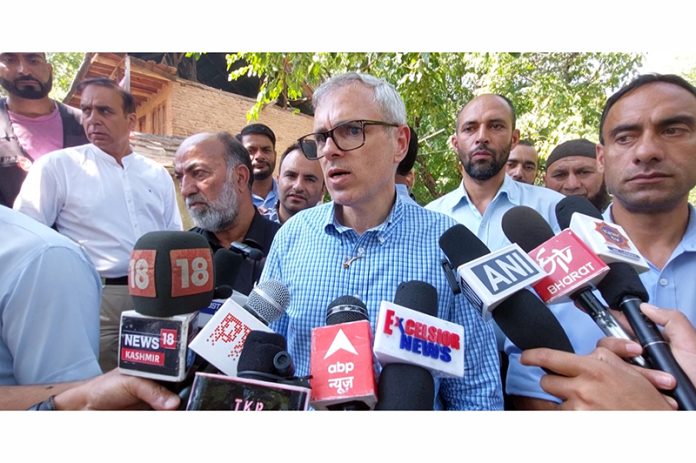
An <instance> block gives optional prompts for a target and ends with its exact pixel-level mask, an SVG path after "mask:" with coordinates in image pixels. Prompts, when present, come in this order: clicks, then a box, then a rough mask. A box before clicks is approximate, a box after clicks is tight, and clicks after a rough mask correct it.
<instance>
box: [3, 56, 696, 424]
mask: <svg viewBox="0 0 696 463" xmlns="http://www.w3.org/2000/svg"><path fill="white" fill-rule="evenodd" d="M51 82H52V70H51V66H50V64H49V63H48V62H46V59H45V56H44V54H42V53H0V84H2V86H3V87H4V88H5V90H6V91H7V94H8V96H7V98H3V99H0V124H1V125H0V128H2V129H3V130H4V137H0V160H1V161H2V162H1V163H0V187H1V188H0V200H2V204H3V205H2V206H0V224H1V225H2V226H1V227H0V239H2V240H3V242H4V243H5V244H4V245H3V247H2V248H0V260H2V261H3V262H4V263H5V265H3V267H2V270H0V318H1V320H2V322H1V325H0V391H2V394H0V397H2V398H0V409H2V408H27V407H30V406H33V408H34V409H87V408H90V409H114V408H133V407H135V408H137V407H150V408H154V409H173V408H176V407H177V406H178V402H179V401H178V397H176V396H175V395H173V394H172V393H170V392H169V391H167V390H166V389H164V388H162V387H161V386H159V385H157V384H155V383H154V382H151V381H149V380H145V379H140V378H134V377H127V376H124V375H121V374H119V373H118V371H117V370H115V367H116V366H117V348H118V328H119V320H120V315H121V312H123V311H124V310H129V309H131V308H132V302H131V299H130V296H129V294H128V278H127V274H128V261H129V256H130V253H131V251H132V249H133V246H134V244H135V242H136V241H137V239H138V238H139V237H140V236H142V235H143V234H145V233H147V232H150V231H157V230H182V227H183V225H182V220H181V217H180V213H179V209H178V207H177V203H176V188H177V187H178V188H179V191H180V193H181V196H182V197H183V199H184V202H185V208H186V211H187V212H188V214H189V215H190V217H191V218H192V219H193V221H194V224H195V227H194V228H193V229H192V230H191V232H194V233H198V234H201V235H203V236H204V237H205V238H206V239H207V241H208V243H209V245H210V247H211V249H213V250H217V249H221V248H229V247H230V246H232V245H234V244H235V243H241V244H242V245H244V246H248V247H252V248H255V249H257V250H259V251H260V252H261V253H262V255H263V256H264V259H263V260H245V261H244V263H243V265H244V267H242V269H241V270H240V272H239V277H238V278H237V279H236V280H235V282H234V289H235V290H237V291H239V292H241V293H243V294H248V293H249V292H250V291H251V290H252V289H253V287H254V285H255V284H256V283H258V282H263V281H266V280H280V281H282V282H283V283H284V284H285V285H287V287H288V288H289V289H290V291H291V294H290V296H291V297H290V305H289V307H288V309H287V311H286V313H285V315H284V316H283V317H281V318H280V319H279V320H278V321H276V322H274V323H272V325H271V328H272V329H273V330H274V331H275V332H277V333H279V334H281V335H283V336H285V337H286V338H287V339H288V350H289V352H290V354H291V355H292V357H293V359H294V362H295V365H296V371H297V374H298V375H307V374H308V373H309V356H310V337H311V336H310V335H311V330H312V328H314V327H317V326H321V325H323V324H324V323H325V320H324V312H323V310H316V307H322V306H323V307H325V306H326V305H328V303H329V302H330V301H332V300H334V299H335V298H336V297H338V296H341V295H345V294H353V295H356V296H358V297H359V298H360V299H361V300H362V301H363V302H364V303H365V305H366V307H367V309H368V315H369V316H368V318H369V321H370V323H371V324H372V326H373V328H374V326H375V324H376V318H377V313H378V310H379V304H380V302H381V301H383V300H392V299H393V296H394V291H395V289H396V288H397V286H398V285H399V284H400V283H401V282H404V281H409V280H420V281H424V282H427V283H429V284H431V285H432V286H434V287H435V288H436V290H437V295H438V317H440V318H443V319H446V320H449V321H452V322H455V323H457V324H460V325H462V326H463V327H464V330H465V334H464V346H463V350H464V352H465V364H466V374H465V375H464V377H463V378H447V379H440V380H438V381H437V382H436V397H435V404H434V407H435V408H436V409H457V410H499V409H502V408H504V406H505V407H507V408H516V409H550V408H563V409H673V408H674V407H675V404H674V401H673V399H671V398H669V397H668V396H667V394H666V393H665V391H668V390H669V389H670V388H673V387H674V378H672V377H671V376H670V375H669V374H667V373H664V372H659V371H656V370H651V369H644V368H639V367H635V366H631V365H629V364H628V363H625V362H624V361H623V360H622V358H627V357H632V356H635V355H638V354H640V353H641V347H640V345H639V344H636V343H634V342H630V341H621V340H618V339H614V338H604V336H603V334H602V332H601V331H600V330H599V328H598V327H597V326H596V325H595V324H594V323H593V322H592V320H591V319H590V318H589V317H588V316H587V315H586V314H584V313H582V312H581V311H580V310H578V309H577V308H576V307H575V306H574V305H573V304H572V303H558V304H551V305H550V306H549V307H550V308H551V310H552V311H553V313H554V314H555V315H556V317H557V318H558V320H559V321H560V322H561V324H562V326H563V328H564V330H565V331H566V333H567V334H568V337H569V339H570V341H571V342H572V344H573V347H574V350H575V352H576V354H570V353H567V352H560V351H554V350H551V349H533V350H528V351H524V352H522V351H520V349H519V348H517V346H515V345H514V344H513V343H512V342H511V341H510V340H509V339H507V338H506V336H505V335H504V334H503V332H502V331H501V330H500V329H498V327H497V326H496V324H495V323H494V322H492V321H486V320H484V318H483V317H482V316H481V314H480V312H479V311H477V310H476V309H475V308H474V306H473V305H472V304H471V303H470V302H469V301H468V300H467V299H466V298H465V297H464V295H462V294H455V293H453V291H452V290H451V287H450V283H449V280H448V278H447V275H446V274H445V272H443V270H442V267H441V261H442V259H443V257H444V256H443V253H442V250H441V249H440V248H439V246H438V239H439V237H440V236H441V235H442V234H443V233H444V232H445V231H446V230H448V229H449V228H451V227H452V226H454V225H455V224H458V223H460V224H463V225H465V226H466V227H467V228H468V229H469V230H471V232H472V233H474V234H475V235H476V236H477V237H478V238H479V239H480V240H481V241H482V242H483V243H485V244H486V245H487V246H488V248H490V249H491V250H492V251H495V250H497V249H501V248H503V247H505V246H506V245H509V244H510V241H509V240H508V238H507V237H506V236H505V234H504V233H503V231H502V226H501V223H502V220H503V215H504V214H505V213H506V212H507V211H508V210H510V209H512V208H513V207H515V206H528V207H531V208H533V209H535V210H536V211H537V212H539V213H540V214H541V215H542V216H543V218H544V219H545V220H546V221H547V222H548V223H549V224H550V225H551V227H552V229H553V230H554V231H555V232H558V231H560V226H559V223H558V221H557V218H556V213H555V208H556V205H557V204H558V203H559V201H561V199H562V198H563V197H564V196H566V195H582V196H585V197H587V198H588V199H589V200H590V201H591V202H592V203H593V204H594V205H595V206H596V207H597V208H598V209H599V210H601V211H603V213H604V218H605V220H606V221H607V222H613V223H616V224H619V225H621V226H622V227H623V228H624V229H625V230H626V231H627V233H628V234H629V236H630V238H631V239H632V240H633V242H634V243H635V244H636V246H637V248H638V250H639V251H640V253H641V254H642V255H643V256H644V257H645V258H646V260H647V261H648V263H649V270H648V271H647V272H645V273H643V274H641V279H642V281H643V283H644V285H645V287H646V288H647V290H648V292H649V294H650V301H651V302H652V303H653V304H654V305H648V304H644V305H643V310H644V313H645V315H646V316H647V317H649V318H650V319H652V320H653V321H654V322H655V323H657V324H659V325H660V326H663V327H664V335H665V337H666V339H667V340H668V342H669V343H670V344H671V347H672V350H673V352H674V355H675V357H676V358H677V360H678V361H679V363H680V365H681V366H682V368H683V369H684V370H685V371H686V372H687V374H688V375H690V377H691V379H692V381H696V330H694V328H693V324H694V323H696V312H694V310H696V309H694V308H693V307H695V306H696V304H694V303H695V302H696V286H695V285H693V284H690V282H691V280H692V279H693V275H695V274H696V219H695V218H694V214H695V210H694V206H692V205H691V204H689V202H688V194H689V191H690V190H691V189H692V188H694V186H696V89H695V88H694V87H693V86H692V85H691V84H690V83H688V82H687V81H686V80H684V79H682V78H680V77H677V76H673V75H645V76H640V77H639V78H637V79H635V80H634V81H632V82H631V83H630V84H628V85H626V86H625V87H623V88H622V89H620V90H619V91H618V92H616V93H615V94H614V95H613V96H612V97H610V98H609V99H608V101H607V103H606V105H605V107H604V110H603V114H602V118H601V124H600V127H599V142H598V143H593V142H591V141H589V140H586V139H576V140H567V141H564V142H563V143H560V144H559V145H558V146H557V147H555V148H554V149H553V150H552V151H551V153H550V154H549V155H548V157H547V158H546V164H545V174H544V175H543V179H540V180H542V181H540V182H539V183H543V186H542V185H541V184H539V185H535V183H536V182H537V173H538V171H539V167H540V166H539V162H540V160H539V154H538V153H537V151H536V149H535V148H534V146H533V143H531V142H530V141H527V140H520V132H519V130H518V129H517V127H516V113H515V108H514V105H513V103H512V101H511V100H510V99H509V98H508V97H507V96H504V95H497V94H481V95H478V96H476V97H475V98H473V99H472V100H471V101H468V102H463V104H462V107H461V110H460V111H459V112H458V114H456V115H453V119H454V120H455V124H456V125H455V131H454V134H453V135H452V136H451V139H450V142H451V146H452V148H453V150H454V152H455V153H456V156H457V158H458V160H459V162H460V164H461V175H462V181H461V183H460V185H459V186H458V187H457V188H456V189H455V190H453V191H451V192H449V193H447V194H445V195H443V196H442V197H440V198H438V199H436V200H434V201H432V202H430V203H429V204H427V205H426V206H425V207H423V206H420V205H419V204H418V203H417V202H416V201H415V200H414V197H413V195H412V194H411V191H410V190H411V189H412V187H413V181H414V165H415V163H416V162H417V153H418V137H417V134H416V131H415V130H414V129H413V128H412V127H410V126H409V125H408V121H407V118H406V107H405V103H404V101H403V100H402V98H401V96H400V95H399V94H398V92H397V91H396V90H395V89H394V87H393V86H392V85H391V84H389V83H388V82H386V81H384V80H383V79H378V78H375V77H373V76H370V75H366V74H358V73H346V74H342V75H339V76H334V77H332V78H330V79H328V80H327V81H326V82H324V83H323V84H322V85H321V86H320V87H319V88H317V89H316V90H315V91H314V94H313V97H312V98H313V108H314V122H313V124H314V128H313V132H312V133H311V134H308V135H305V136H303V137H301V138H300V139H299V140H298V141H297V142H296V143H294V144H292V145H291V146H288V147H287V148H286V149H285V150H284V151H283V152H282V154H281V155H280V157H278V155H277V151H276V136H275V134H274V132H273V130H272V129H271V128H270V127H268V126H266V125H264V124H259V123H255V124H250V125H247V126H245V127H243V128H241V129H240V131H239V133H238V134H236V135H232V134H229V133H227V132H217V133H212V132H210V133H209V132H205V133H198V134H195V135H192V136H190V137H188V138H187V139H186V140H184V141H183V142H182V143H181V145H180V146H179V148H178V149H177V151H176V154H175V158H174V171H175V176H176V179H177V183H178V185H177V184H175V183H174V182H173V181H172V179H171V177H170V176H169V174H168V173H167V171H166V170H165V169H164V168H163V167H162V166H160V165H159V164H157V163H155V162H153V161H151V160H149V159H147V158H146V157H145V156H142V155H140V154H138V153H136V152H134V151H133V150H132V148H131V146H130V142H129V136H130V132H131V131H132V130H133V129H134V126H135V121H136V116H135V113H136V107H135V101H134V99H133V96H132V95H130V94H129V93H128V92H127V91H125V90H123V89H122V88H121V87H119V85H118V84H117V83H115V82H113V81H111V80H109V79H104V78H97V79H89V80H85V81H82V82H81V83H80V84H79V86H78V89H79V90H80V92H81V101H80V108H79V111H78V110H76V109H73V108H69V107H67V106H64V105H62V104H60V103H57V102H55V101H53V100H51V99H50V98H49V97H48V93H49V91H50V89H51ZM49 153H50V154H49ZM277 158H279V159H277ZM276 162H278V169H277V172H278V173H277V175H276V174H275V172H276ZM327 194H328V196H329V197H330V198H329V200H328V201H324V197H325V196H326V195H327ZM10 208H13V209H14V210H12V209H10ZM308 262H311V263H312V265H307V263H308ZM655 306H657V307H660V308H661V309H658V308H657V307H655ZM668 309H672V310H668ZM501 360H504V362H503V365H505V366H504V367H503V368H501V366H500V365H501ZM508 363H509V366H508ZM542 368H543V369H542ZM90 378H92V379H90ZM501 378H505V380H504V381H503V380H502V379H501ZM504 393H505V395H506V396H507V397H509V398H510V400H509V401H508V400H506V401H504V400H503V397H504ZM33 404H34V405H33Z"/></svg>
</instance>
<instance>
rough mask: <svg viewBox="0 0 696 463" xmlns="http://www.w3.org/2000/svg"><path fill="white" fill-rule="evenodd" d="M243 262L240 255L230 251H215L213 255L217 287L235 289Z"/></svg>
mask: <svg viewBox="0 0 696 463" xmlns="http://www.w3.org/2000/svg"><path fill="white" fill-rule="evenodd" d="M243 260H244V258H243V257H242V256H241V255H240V254H238V253H236V252H232V251H230V250H229V249H225V248H220V249H218V250H217V251H215V254H214V255H213V263H214V267H215V287H219V286H223V285H225V286H230V287H234V282H235V281H236V280H237V275H238V274H239V270H240V268H241V265H242V261H243Z"/></svg>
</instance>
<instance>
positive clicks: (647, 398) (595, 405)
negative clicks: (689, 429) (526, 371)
mask: <svg viewBox="0 0 696 463" xmlns="http://www.w3.org/2000/svg"><path fill="white" fill-rule="evenodd" d="M624 342H626V341H624ZM628 344H633V343H628ZM638 347H640V346H638ZM616 348H617V349H619V347H618V346H617V347H616ZM623 349H624V352H625V353H627V354H630V355H635V352H632V351H635V347H630V346H624V347H623ZM619 350H620V349H619ZM630 355H629V356H630ZM520 361H521V363H522V364H523V365H534V366H538V367H542V368H545V369H547V371H552V372H554V373H557V374H547V375H545V376H544V377H542V378H541V383H540V384H541V387H542V389H544V390H545V391H546V392H548V393H549V394H553V395H555V396H556V397H559V398H560V399H562V400H563V403H562V404H561V409H562V410H675V409H676V408H677V404H676V402H675V401H674V400H673V399H671V398H668V397H665V396H663V395H662V394H661V393H660V392H659V391H658V390H657V389H656V388H655V387H654V386H653V383H652V382H651V381H650V380H648V378H646V376H644V374H643V373H644V372H643V371H640V370H643V369H641V368H638V367H634V366H631V365H629V364H627V363H626V362H624V361H623V360H622V359H621V357H619V356H618V355H616V354H615V353H614V352H612V351H611V350H609V349H608V348H605V347H598V348H597V349H595V350H594V351H593V352H592V353H591V354H589V355H586V356H579V355H576V354H571V353H568V352H562V351H557V350H553V349H547V348H540V349H530V350H526V351H524V352H523V353H522V356H521V358H520ZM645 371H648V372H649V373H650V374H655V376H656V377H659V376H660V375H665V373H663V372H655V371H654V370H645ZM667 377H669V378H670V379H672V381H673V378H672V377H671V376H670V375H667ZM672 387H673V386H672Z"/></svg>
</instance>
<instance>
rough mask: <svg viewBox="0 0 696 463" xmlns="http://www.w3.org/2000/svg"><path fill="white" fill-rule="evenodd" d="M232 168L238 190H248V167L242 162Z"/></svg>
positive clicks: (249, 174)
mask: <svg viewBox="0 0 696 463" xmlns="http://www.w3.org/2000/svg"><path fill="white" fill-rule="evenodd" d="M234 170H235V171H236V173H237V185H235V186H236V187H237V190H238V191H243V190H245V189H246V190H248V189H249V178H250V177H251V172H250V171H249V168H248V167H247V166H245V165H244V164H238V165H237V166H236V167H235V168H234Z"/></svg>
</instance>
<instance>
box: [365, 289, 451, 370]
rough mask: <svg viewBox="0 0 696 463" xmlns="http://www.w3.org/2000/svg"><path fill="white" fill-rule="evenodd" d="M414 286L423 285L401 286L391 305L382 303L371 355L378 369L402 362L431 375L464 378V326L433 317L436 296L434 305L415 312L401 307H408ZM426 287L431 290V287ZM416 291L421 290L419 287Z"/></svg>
mask: <svg viewBox="0 0 696 463" xmlns="http://www.w3.org/2000/svg"><path fill="white" fill-rule="evenodd" d="M417 283H420V284H421V285H427V283H424V282H417V281H412V282H406V283H402V284H401V285H400V286H399V289H397V293H396V297H395V302H390V301H382V304H381V305H380V310H379V315H378V319H377V328H376V329H375V344H374V347H373V350H374V353H375V356H376V357H377V360H379V363H380V365H382V367H385V366H386V365H389V364H391V363H406V364H409V365H415V366H418V367H422V368H425V369H426V370H428V371H430V373H431V374H432V375H433V376H442V377H453V378H461V377H463V376H464V327H463V326H461V325H457V324H456V323H452V322H449V321H446V320H442V319H441V318H437V317H436V316H434V314H437V293H435V297H434V301H435V303H434V304H427V305H430V307H427V306H426V305H425V304H424V305H423V306H420V307H418V310H414V309H411V308H408V307H405V306H404V305H405V304H408V305H412V300H411V299H413V298H414V297H413V293H412V291H413V288H414V285H416V284H417ZM428 286H430V287H431V288H432V290H433V291H435V288H433V287H432V285H428ZM417 289H418V290H420V291H424V289H423V288H422V286H418V288H417ZM416 300H423V298H421V297H418V298H416ZM402 301H403V302H402ZM397 302H398V303H397ZM401 304H404V305H401Z"/></svg>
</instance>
